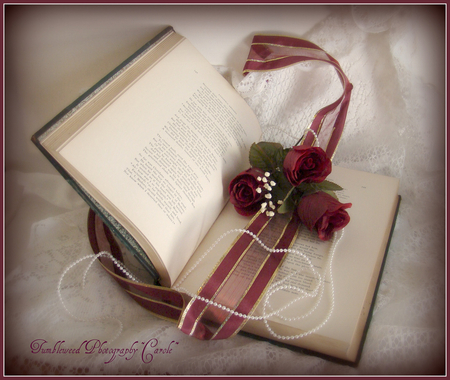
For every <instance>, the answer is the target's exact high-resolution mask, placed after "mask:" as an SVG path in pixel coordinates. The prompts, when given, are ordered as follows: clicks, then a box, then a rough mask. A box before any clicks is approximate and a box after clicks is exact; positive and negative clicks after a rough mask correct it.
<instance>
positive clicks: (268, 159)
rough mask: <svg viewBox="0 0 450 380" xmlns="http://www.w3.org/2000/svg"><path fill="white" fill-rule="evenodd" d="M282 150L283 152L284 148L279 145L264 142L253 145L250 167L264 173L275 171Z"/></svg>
mask: <svg viewBox="0 0 450 380" xmlns="http://www.w3.org/2000/svg"><path fill="white" fill-rule="evenodd" d="M280 150H283V146H282V145H281V144H278V143H271V142H265V141H262V142H259V143H257V144H252V146H251V147H250V154H249V160H250V165H251V166H253V167H255V168H259V169H261V170H263V171H268V172H271V171H274V170H275V169H276V168H277V166H278V164H277V157H278V155H279V151H280Z"/></svg>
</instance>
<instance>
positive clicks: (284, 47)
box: [244, 35, 353, 157]
mask: <svg viewBox="0 0 450 380" xmlns="http://www.w3.org/2000/svg"><path fill="white" fill-rule="evenodd" d="M303 61H320V62H326V63H329V64H330V65H332V66H333V67H334V68H335V69H336V72H337V74H338V76H339V79H340V81H341V84H342V87H343V93H342V95H341V96H340V97H339V99H338V100H336V101H335V102H334V103H332V104H330V105H328V106H326V107H324V108H322V109H321V110H320V111H319V112H317V114H316V115H315V117H314V119H313V122H312V124H311V127H310V129H312V130H313V131H314V132H316V134H317V135H319V133H321V132H323V126H324V125H327V126H328V128H330V129H331V131H332V132H331V135H330V138H329V139H328V141H326V142H325V143H323V142H322V143H321V144H320V145H321V146H326V149H325V151H326V153H327V155H328V157H333V154H334V152H335V150H336V148H337V146H338V143H339V140H340V138H341V135H342V131H343V129H344V124H345V119H346V117H347V110H348V106H349V103H350V96H351V91H352V89H353V85H352V84H351V83H350V81H349V80H348V78H347V76H346V75H345V74H344V72H343V70H342V68H341V66H340V65H339V62H338V61H336V60H335V59H334V58H333V57H332V56H331V55H329V54H328V53H327V52H325V51H324V50H323V49H321V48H320V47H319V46H317V45H315V44H313V43H311V42H309V41H306V40H302V39H299V38H291V37H282V36H263V35H256V36H254V38H253V42H252V46H251V49H250V53H249V55H248V59H247V61H246V63H245V66H244V73H245V74H248V73H249V72H252V71H271V70H278V69H282V68H284V67H288V66H291V65H294V64H296V63H300V62H303ZM328 128H327V129H328ZM314 139H315V137H314V135H312V134H307V136H306V138H305V140H304V141H303V144H305V145H312V144H313V143H314Z"/></svg>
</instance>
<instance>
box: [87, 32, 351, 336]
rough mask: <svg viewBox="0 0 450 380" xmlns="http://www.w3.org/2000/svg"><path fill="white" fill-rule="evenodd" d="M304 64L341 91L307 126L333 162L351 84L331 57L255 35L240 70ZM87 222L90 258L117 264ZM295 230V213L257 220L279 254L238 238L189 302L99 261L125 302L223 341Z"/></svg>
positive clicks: (103, 236) (241, 320)
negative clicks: (324, 73) (334, 77)
mask: <svg viewBox="0 0 450 380" xmlns="http://www.w3.org/2000/svg"><path fill="white" fill-rule="evenodd" d="M308 60H311V61H321V62H326V63H329V64H330V65H332V66H333V67H334V68H335V69H336V72H337V73H338V76H339V78H340V81H341V84H342V87H343V93H342V95H341V96H340V97H339V99H338V100H336V101H335V102H334V103H332V104H330V105H328V106H326V107H324V108H322V109H321V110H320V111H319V112H317V114H316V115H315V116H314V119H313V122H312V124H311V126H310V129H311V130H313V131H314V132H315V134H316V135H317V136H318V138H319V140H320V146H322V147H326V148H325V151H326V153H327V155H328V156H329V157H330V158H332V157H333V155H334V153H335V150H336V148H337V146H338V143H339V140H340V137H341V135H342V131H343V128H344V123H345V119H346V115H347V110H348V106H349V101H350V95H351V90H352V85H351V83H350V82H349V80H348V78H347V77H346V75H345V74H344V72H343V71H342V69H341V67H340V65H339V63H338V62H337V61H336V60H335V59H334V58H333V57H331V56H330V55H329V54H327V53H326V52H325V51H324V50H322V49H321V48H320V47H318V46H317V45H314V44H313V43H311V42H309V41H305V40H302V39H298V38H291V37H283V36H264V35H256V36H255V37H254V38H253V42H252V46H251V50H250V53H249V56H248V59H247V62H246V64H245V66H244V74H248V73H250V72H253V71H270V70H279V69H282V68H285V67H288V66H291V65H294V64H297V63H300V62H303V61H308ZM322 136H326V138H327V141H322V140H323V137H322ZM315 138H316V137H315V135H314V134H307V135H306V136H305V137H304V139H303V141H302V144H305V145H313V144H314V142H315ZM88 221H89V223H88V229H89V237H90V241H91V246H92V248H93V250H94V252H96V253H98V252H100V251H102V250H107V251H109V252H111V253H112V254H113V255H114V256H115V257H116V258H119V259H120V249H118V247H117V244H116V243H115V241H114V238H113V237H112V236H111V235H110V232H109V230H108V229H107V227H106V226H105V225H103V223H102V222H101V221H100V219H99V218H98V217H97V216H96V215H95V214H94V213H93V212H92V211H91V212H90V214H89V219H88ZM298 226H299V221H298V218H297V216H296V213H293V214H292V216H291V217H290V218H289V217H288V218H287V217H286V216H284V215H280V214H276V215H275V216H274V217H272V218H269V217H268V216H266V215H265V214H264V213H262V214H261V213H260V214H257V216H256V217H254V218H253V220H252V221H251V222H250V223H249V225H248V226H247V229H248V230H249V231H250V232H252V233H253V234H255V235H256V236H258V238H260V239H261V240H262V241H264V243H265V244H266V245H269V246H270V247H271V248H273V249H275V250H278V252H275V253H268V252H267V251H264V250H263V249H262V248H261V247H260V246H259V245H258V244H254V243H255V240H254V238H252V237H251V236H250V235H249V234H246V233H244V234H241V235H240V236H239V237H238V239H237V240H236V242H235V243H234V244H233V245H232V246H231V247H230V248H229V250H228V252H227V253H226V255H224V257H223V258H222V259H221V261H220V262H219V263H218V265H217V266H216V268H215V270H214V271H213V272H212V273H211V274H210V276H209V277H208V279H207V280H206V281H205V283H204V284H203V286H202V287H201V288H200V289H199V290H198V292H197V296H198V297H194V298H192V299H190V300H189V299H187V298H186V296H185V295H183V294H182V293H180V292H177V291H175V290H172V289H169V288H164V287H160V286H155V285H147V284H140V283H136V282H134V281H131V280H129V279H126V278H125V277H124V276H123V275H122V274H121V273H119V271H116V270H115V268H114V267H113V266H111V263H110V261H109V260H108V259H106V258H101V259H100V260H101V262H102V265H103V266H104V267H105V269H106V270H107V271H108V272H109V273H110V274H111V276H113V277H114V278H115V279H116V281H117V282H118V283H119V284H120V285H121V286H122V287H123V288H124V289H125V290H126V291H127V292H128V293H129V294H130V296H131V297H133V299H135V300H136V302H138V303H139V304H140V305H142V306H143V307H145V308H146V309H148V310H149V311H150V312H152V313H154V314H156V315H158V316H160V317H163V318H166V319H168V320H171V321H173V322H175V323H177V324H178V327H179V328H180V330H181V331H183V332H185V333H186V334H188V335H191V336H194V337H196V338H198V339H204V340H216V339H225V338H228V337H231V336H233V335H235V334H236V333H237V332H238V331H239V330H240V329H241V328H242V327H243V326H244V324H245V322H246V320H247V319H246V318H245V315H251V313H252V312H253V310H254V309H255V308H256V306H257V305H258V303H259V301H260V300H261V298H262V296H263V295H264V292H265V290H266V289H267V287H268V286H269V285H270V283H271V281H272V280H273V278H274V277H275V275H276V272H277V269H278V268H279V266H280V264H281V263H282V262H283V259H284V257H285V252H284V251H283V250H284V249H287V248H290V247H291V245H292V244H293V242H294V241H295V239H296V236H297V230H298ZM274 231H277V232H274ZM249 270H250V272H251V273H250V275H249ZM242 271H245V272H246V276H244V277H243V276H242V275H241V273H242ZM205 300H208V301H210V302H209V303H208V302H205ZM213 302H215V303H216V304H220V305H225V306H226V307H227V308H228V309H230V310H232V311H234V312H233V313H230V312H229V311H225V310H224V309H223V308H222V307H218V306H214V304H213ZM211 321H212V322H214V323H215V329H214V330H213V329H211V328H210V327H208V326H207V325H209V322H211Z"/></svg>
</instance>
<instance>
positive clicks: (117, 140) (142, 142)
mask: <svg viewBox="0 0 450 380" xmlns="http://www.w3.org/2000/svg"><path fill="white" fill-rule="evenodd" d="M260 136H261V129H260V127H259V124H258V120H257V118H256V116H255V115H254V113H253V112H252V110H251V109H250V107H249V106H248V105H247V104H246V102H245V101H244V100H243V99H242V98H241V97H240V96H239V94H238V93H237V92H236V91H235V90H234V89H233V88H232V86H231V85H230V84H229V83H228V82H227V81H226V80H225V79H224V78H223V77H222V76H221V75H220V74H219V73H218V72H217V71H216V70H215V69H214V68H213V67H212V66H211V65H210V64H209V63H208V62H207V61H206V60H205V59H204V58H203V57H202V56H201V55H200V54H199V53H198V52H197V51H196V50H195V48H194V47H193V46H192V45H191V44H190V43H189V41H188V40H186V39H185V38H184V37H182V36H180V35H179V34H177V33H176V32H175V31H174V30H173V29H172V28H171V27H169V28H167V29H165V30H164V31H163V32H162V33H160V34H159V35H158V36H156V37H155V38H154V39H153V40H151V41H150V42H149V43H147V44H146V45H145V46H143V47H142V48H141V49H140V50H139V51H137V52H136V53H135V54H134V55H133V56H131V57H130V58H129V59H128V60H126V61H125V62H124V63H123V64H122V65H120V66H119V67H118V68H117V69H116V70H114V71H113V72H112V73H110V74H109V75H108V76H107V77H105V78H104V79H102V80H101V81H100V82H99V83H97V84H96V85H95V86H94V87H93V88H92V89H90V90H89V91H88V92H87V93H86V94H84V95H83V96H82V97H81V98H80V99H78V100H77V101H76V102H74V103H73V104H72V105H70V106H69V107H67V108H66V109H65V110H64V111H63V112H61V113H60V114H59V115H57V116H56V117H55V118H54V119H53V120H52V121H50V122H49V123H48V124H47V125H46V126H44V127H43V128H42V129H41V130H40V131H38V132H37V133H36V134H35V135H34V136H33V141H34V143H35V144H36V145H37V146H38V147H39V149H40V150H41V151H42V152H43V153H44V154H45V155H46V156H47V158H49V160H50V161H51V162H52V163H53V165H54V166H55V167H56V168H57V169H58V170H59V171H60V172H61V174H62V175H63V176H64V177H65V178H66V179H67V180H68V181H69V183H70V184H71V185H72V186H73V187H74V188H75V189H76V190H77V191H78V192H79V193H80V195H81V196H82V197H83V198H84V199H85V200H86V202H87V203H88V204H89V205H90V206H91V208H93V209H94V210H95V211H96V213H97V214H99V215H101V216H102V218H103V221H104V222H105V223H106V224H107V225H108V227H109V228H110V229H111V230H112V232H113V233H114V234H115V235H116V236H117V237H118V238H119V239H120V240H121V242H122V243H123V244H125V246H126V248H127V249H128V250H129V251H131V252H132V253H133V254H134V255H135V256H136V258H137V259H138V260H139V262H140V263H141V264H142V265H143V266H144V267H145V268H146V269H147V270H148V271H149V273H151V274H152V275H153V277H154V278H155V279H157V280H158V281H159V283H160V284H161V285H163V286H168V287H171V286H173V285H174V284H176V283H177V281H179V279H181V278H183V279H184V278H185V273H186V271H188V270H189V269H190V268H192V267H193V266H195V265H194V263H195V262H196V260H197V259H198V257H200V256H201V255H202V254H203V253H204V252H205V251H206V250H208V248H209V247H210V246H211V244H212V243H214V241H215V240H216V239H217V238H218V237H219V236H221V235H222V234H223V233H224V232H226V231H227V230H230V229H236V228H245V226H246V225H247V224H248V223H249V219H248V218H245V217H243V216H240V215H238V214H237V213H236V212H235V211H234V210H233V207H232V206H231V205H230V204H229V203H228V204H227V197H228V196H227V194H228V193H227V187H228V184H229V182H230V181H231V180H232V179H233V178H234V177H235V176H236V175H237V174H238V173H239V172H241V171H242V170H244V169H246V168H248V166H249V164H248V151H249V148H250V146H251V144H252V143H253V142H256V141H258V140H259V138H260ZM330 179H332V180H333V181H335V182H337V183H339V184H340V185H341V186H342V187H343V188H344V189H345V190H344V191H343V192H341V193H342V195H341V194H340V196H341V200H345V201H351V202H352V204H353V206H352V208H351V209H350V210H349V214H350V216H351V222H350V224H349V225H348V226H347V227H346V231H345V236H344V237H343V238H342V241H341V242H340V243H339V246H338V247H337V251H336V253H335V261H334V264H333V266H332V269H333V278H334V282H333V281H330V279H328V280H327V284H329V285H331V284H332V285H333V287H334V294H335V296H334V298H333V307H332V309H333V313H332V315H331V318H330V319H329V320H328V323H327V324H326V325H325V326H324V327H323V328H321V329H320V330H318V331H317V332H316V333H314V334H311V335H309V336H307V337H305V338H301V339H297V340H294V341H289V343H290V344H293V345H297V346H300V347H304V348H307V349H311V350H313V351H318V352H321V353H323V354H326V355H331V356H334V357H337V358H341V359H343V360H348V361H356V360H357V357H358V352H359V349H360V346H361V342H362V340H363V335H364V330H365V327H366V324H367V323H366V322H367V320H368V315H369V311H370V309H371V306H372V305H373V302H374V295H375V293H376V287H377V282H378V280H379V277H380V274H381V270H382V263H383V261H384V257H385V252H386V250H387V246H388V243H389V238H390V234H391V230H392V226H393V223H394V220H395V215H396V210H397V206H398V199H399V197H398V180H396V179H393V178H389V177H383V176H379V175H374V174H369V173H363V172H357V171H352V170H348V169H343V168H337V167H334V168H333V172H332V174H331V175H330ZM342 197H344V198H345V199H344V198H342ZM234 238H235V236H232V235H230V236H228V237H227V238H225V239H223V240H221V241H220V244H218V245H216V246H215V248H214V250H212V251H211V252H210V254H208V255H207V257H206V258H205V259H204V260H203V261H202V264H201V265H198V266H196V267H195V271H194V272H193V273H194V275H192V274H191V275H190V276H188V277H187V278H186V280H184V281H183V284H182V287H183V288H185V289H187V290H188V291H189V292H194V293H195V292H196V290H197V289H198V288H199V286H201V285H202V283H203V282H204V280H205V278H207V277H208V275H209V273H210V272H211V270H212V269H213V268H214V265H215V263H216V262H217V261H218V260H219V259H220V258H221V257H222V255H223V254H224V252H225V251H226V250H227V248H228V247H229V246H230V244H231V243H232V241H233V239H234ZM330 244H331V243H328V242H320V241H317V239H315V238H314V237H313V235H312V234H310V233H309V232H308V231H306V229H301V231H300V234H299V238H298V239H297V241H296V243H295V245H294V247H293V248H295V249H298V250H301V251H302V252H305V253H306V254H307V255H309V256H310V257H311V259H312V260H313V263H314V266H315V267H316V268H319V270H320V268H322V267H323V266H324V265H325V264H324V263H325V262H326V261H327V257H328V255H329V252H330ZM298 265H299V263H298V262H297V261H296V260H295V255H292V256H289V257H288V258H287V259H286V260H285V262H284V264H283V267H281V268H280V271H279V274H278V275H279V276H283V274H284V272H283V271H286V270H287V271H290V270H292V268H295V267H296V266H298ZM292 281H297V283H298V282H301V283H302V284H303V285H302V286H305V289H306V288H308V287H309V286H311V281H310V280H309V278H308V276H307V275H305V274H299V276H295V277H293V278H292ZM329 291H330V290H325V295H324V299H325V298H327V297H326V293H327V292H329ZM293 296H294V295H292V294H290V293H289V292H283V293H282V294H281V295H280V296H277V297H276V302H275V303H276V304H273V305H272V306H271V307H274V308H276V307H278V303H280V304H282V303H283V302H289V299H291V298H292V297H293ZM260 309H261V307H259V308H258V309H257V310H256V311H255V315H258V313H263V311H262V310H260ZM330 309H331V305H330V301H324V302H321V304H320V306H319V307H318V308H317V310H316V312H317V313H319V318H321V317H320V314H327V313H328V311H329V310H330ZM294 314H295V311H294ZM290 317H292V315H291V316H290ZM314 318H318V317H317V316H315V317H314ZM314 318H306V319H302V320H301V321H285V320H281V319H279V318H278V317H276V316H274V317H273V318H272V319H271V321H270V325H271V326H275V327H274V330H275V329H277V331H278V330H279V331H284V332H286V331H289V334H291V335H292V334H293V335H295V334H297V333H296V331H303V330H305V329H309V328H311V327H310V325H311V324H314V323H315V319H314ZM311 319H313V320H311ZM244 330H245V331H248V332H250V333H253V334H257V335H260V336H267V337H268V338H271V339H273V335H272V334H270V333H269V332H267V330H266V329H265V326H264V323H263V322H249V323H247V324H246V325H245V327H244Z"/></svg>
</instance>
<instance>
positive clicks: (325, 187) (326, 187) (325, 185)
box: [316, 180, 343, 191]
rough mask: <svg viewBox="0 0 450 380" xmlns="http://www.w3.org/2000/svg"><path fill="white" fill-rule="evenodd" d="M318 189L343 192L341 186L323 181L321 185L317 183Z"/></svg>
mask: <svg viewBox="0 0 450 380" xmlns="http://www.w3.org/2000/svg"><path fill="white" fill-rule="evenodd" d="M316 187H317V188H318V189H319V190H321V191H340V190H343V188H342V187H341V186H339V185H338V184H336V183H334V182H331V181H327V180H325V181H323V182H320V183H316Z"/></svg>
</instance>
